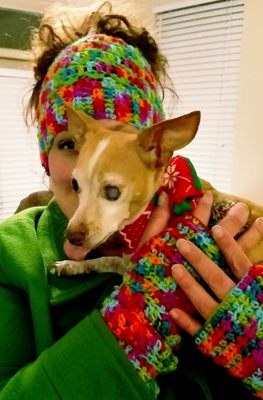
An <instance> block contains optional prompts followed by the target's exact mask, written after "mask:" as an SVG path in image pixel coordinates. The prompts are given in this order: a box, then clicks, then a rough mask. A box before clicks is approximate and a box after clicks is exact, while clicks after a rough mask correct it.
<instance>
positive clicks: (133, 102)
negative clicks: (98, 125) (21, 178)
mask: <svg viewBox="0 0 263 400" xmlns="http://www.w3.org/2000/svg"><path fill="white" fill-rule="evenodd" d="M65 103H67V104H69V105H72V106H73V107H74V108H76V109H78V110H82V111H84V112H85V113H87V114H89V115H90V116H92V117H93V118H95V119H104V118H107V119H114V120H118V121H122V122H125V123H127V124H130V125H133V126H135V127H136V128H138V129H142V128H145V127H149V126H151V125H153V124H154V123H156V122H159V121H161V120H162V119H163V118H164V113H163V108H162V101H161V99H160V97H159V95H158V93H157V86H156V80H155V77H154V75H153V73H152V71H151V67H150V65H149V63H148V62H147V60H146V59H145V58H144V57H143V55H142V54H141V52H140V51H139V50H138V49H137V48H135V47H133V46H131V45H129V44H127V43H125V42H124V41H123V40H122V39H119V38H115V37H111V36H106V35H102V34H97V35H88V36H86V37H84V38H81V39H79V40H78V41H76V42H74V43H72V44H70V45H69V46H67V47H66V48H65V49H64V50H62V52H61V53H60V54H59V55H58V56H57V57H56V59H55V60H54V62H53V63H52V64H51V66H50V68H49V70H48V72H47V75H46V76H45V79H44V81H43V84H42V87H41V92H40V96H39V104H38V108H37V119H38V140H39V146H40V155H41V162H42V165H43V167H44V168H45V169H46V170H47V169H48V152H49V150H50V147H51V144H52V141H53V139H54V137H55V136H56V135H57V134H58V133H60V132H62V131H65V130H67V115H66V110H65Z"/></svg>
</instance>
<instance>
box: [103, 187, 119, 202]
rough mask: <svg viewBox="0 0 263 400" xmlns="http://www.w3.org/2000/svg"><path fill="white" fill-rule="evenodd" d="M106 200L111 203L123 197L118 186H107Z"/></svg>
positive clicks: (105, 188)
mask: <svg viewBox="0 0 263 400" xmlns="http://www.w3.org/2000/svg"><path fill="white" fill-rule="evenodd" d="M104 194H105V198H106V199H107V200H110V201H115V200H118V198H119V197H120V195H121V192H120V189H119V188H118V187H117V186H111V185H107V186H105V187H104Z"/></svg>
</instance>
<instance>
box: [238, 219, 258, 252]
mask: <svg viewBox="0 0 263 400" xmlns="http://www.w3.org/2000/svg"><path fill="white" fill-rule="evenodd" d="M261 239H263V217H261V218H258V219H256V221H255V222H254V223H253V224H252V225H251V227H250V228H249V229H248V230H247V231H246V232H245V233H243V235H242V236H240V238H239V239H238V240H237V242H238V244H239V246H240V247H241V248H242V249H243V251H244V252H245V253H248V252H249V251H250V250H252V249H253V248H254V247H255V246H256V245H257V244H258V242H259V241H260V240H261Z"/></svg>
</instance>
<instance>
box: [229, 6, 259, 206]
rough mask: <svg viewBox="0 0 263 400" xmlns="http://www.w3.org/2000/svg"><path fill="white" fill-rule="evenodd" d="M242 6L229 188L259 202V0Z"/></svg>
mask: <svg viewBox="0 0 263 400" xmlns="http://www.w3.org/2000/svg"><path fill="white" fill-rule="evenodd" d="M245 10H246V11H245V25H244V37H243V48H242V53H241V57H242V58H241V80H240V90H239V103H238V112H237V128H236V141H235V153H234V170H233V191H234V192H235V193H238V194H240V195H242V196H247V197H250V198H251V199H254V200H255V201H258V202H260V203H262V204H263V154H262V152H263V124H262V119H263V118H262V117H263V47H262V46H263V24H262V21H263V1H262V0H253V1H251V0H246V8H245Z"/></svg>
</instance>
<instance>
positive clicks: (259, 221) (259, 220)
mask: <svg viewBox="0 0 263 400" xmlns="http://www.w3.org/2000/svg"><path fill="white" fill-rule="evenodd" d="M255 224H257V226H258V228H260V230H261V229H262V228H263V217H259V218H257V219H256V220H255Z"/></svg>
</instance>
